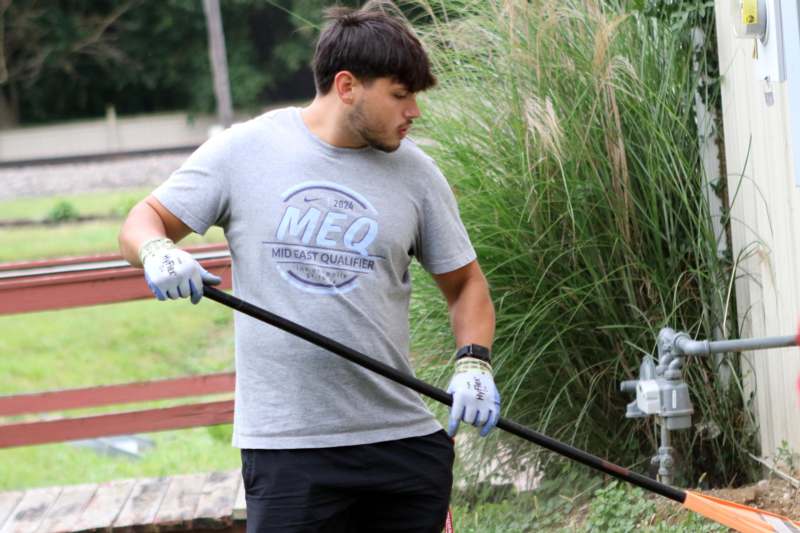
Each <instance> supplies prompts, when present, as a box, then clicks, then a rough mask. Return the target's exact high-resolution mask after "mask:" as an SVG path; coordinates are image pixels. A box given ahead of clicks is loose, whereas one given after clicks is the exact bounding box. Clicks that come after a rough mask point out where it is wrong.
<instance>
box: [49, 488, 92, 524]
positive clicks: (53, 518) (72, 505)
mask: <svg viewBox="0 0 800 533" xmlns="http://www.w3.org/2000/svg"><path fill="white" fill-rule="evenodd" d="M96 491H97V485H96V484H94V483H92V484H85V485H73V486H69V487H62V489H61V494H59V496H58V499H57V500H56V501H55V503H54V504H53V505H52V506H51V507H50V510H49V511H47V515H46V516H45V517H44V519H43V520H42V523H41V524H40V525H39V529H38V530H37V532H39V533H51V532H53V531H72V527H73V526H74V525H75V523H76V522H77V521H78V519H79V518H80V516H81V514H83V510H84V508H86V506H87V505H88V504H89V502H90V501H91V499H92V497H93V496H94V494H95V492H96Z"/></svg>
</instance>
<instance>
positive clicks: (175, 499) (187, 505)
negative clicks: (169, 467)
mask: <svg viewBox="0 0 800 533" xmlns="http://www.w3.org/2000/svg"><path fill="white" fill-rule="evenodd" d="M207 477H208V474H186V475H180V476H174V477H173V478H172V481H171V483H170V485H169V488H168V489H167V493H166V494H165V495H164V499H163V500H162V501H161V507H159V508H158V513H156V517H155V519H154V520H153V524H154V525H155V526H157V527H158V528H159V529H173V528H182V529H188V528H189V527H190V526H191V523H192V519H193V518H194V515H195V510H196V509H197V503H198V502H199V501H200V496H201V495H202V493H203V485H205V481H206V478H207Z"/></svg>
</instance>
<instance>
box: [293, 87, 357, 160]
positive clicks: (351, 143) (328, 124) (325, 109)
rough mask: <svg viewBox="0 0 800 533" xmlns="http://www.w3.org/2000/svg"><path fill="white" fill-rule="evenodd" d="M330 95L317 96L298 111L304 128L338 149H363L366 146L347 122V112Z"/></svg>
mask: <svg viewBox="0 0 800 533" xmlns="http://www.w3.org/2000/svg"><path fill="white" fill-rule="evenodd" d="M330 96H331V95H330V94H328V95H325V96H320V95H317V96H316V97H315V98H314V101H313V102H311V104H309V105H308V107H304V108H302V109H301V110H300V117H301V118H302V119H303V122H304V123H305V125H306V127H307V128H308V129H309V130H310V131H311V133H313V134H314V135H316V136H317V137H319V138H320V139H322V140H323V141H325V142H326V143H328V144H330V145H333V146H336V147H339V148H363V147H364V146H366V145H367V144H366V143H365V142H364V139H363V138H362V137H361V136H360V135H359V134H358V133H356V132H355V131H353V130H352V129H351V128H350V127H349V124H348V122H347V114H346V113H347V110H346V109H345V108H344V107H343V106H342V105H341V103H340V102H338V101H336V100H334V99H333V98H329V97H330Z"/></svg>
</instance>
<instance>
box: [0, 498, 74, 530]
mask: <svg viewBox="0 0 800 533" xmlns="http://www.w3.org/2000/svg"><path fill="white" fill-rule="evenodd" d="M60 492H61V488H60V487H46V488H41V489H31V490H29V491H26V492H25V494H24V495H23V496H22V499H21V500H20V502H19V503H18V504H17V506H16V508H14V511H13V512H12V513H11V516H10V517H9V518H8V520H6V522H5V524H3V529H0V533H31V532H32V531H36V529H37V528H38V527H39V524H41V522H42V520H43V519H44V517H45V516H46V515H47V511H48V510H49V509H50V507H51V506H52V505H53V503H54V502H55V501H56V499H57V498H58V495H59V493H60Z"/></svg>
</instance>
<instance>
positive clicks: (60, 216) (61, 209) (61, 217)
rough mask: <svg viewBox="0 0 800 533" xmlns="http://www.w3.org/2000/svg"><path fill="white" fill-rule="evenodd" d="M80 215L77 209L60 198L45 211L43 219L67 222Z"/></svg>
mask: <svg viewBox="0 0 800 533" xmlns="http://www.w3.org/2000/svg"><path fill="white" fill-rule="evenodd" d="M79 217H80V214H79V213H78V210H77V209H76V208H75V206H74V205H72V203H71V202H68V201H67V200H61V201H60V202H58V203H57V204H56V205H54V206H53V207H52V209H50V211H48V212H47V216H46V217H45V220H47V221H48V222H69V221H71V220H77V219H78V218H79Z"/></svg>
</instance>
